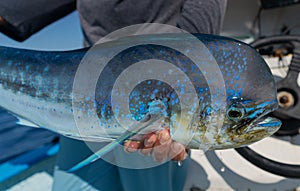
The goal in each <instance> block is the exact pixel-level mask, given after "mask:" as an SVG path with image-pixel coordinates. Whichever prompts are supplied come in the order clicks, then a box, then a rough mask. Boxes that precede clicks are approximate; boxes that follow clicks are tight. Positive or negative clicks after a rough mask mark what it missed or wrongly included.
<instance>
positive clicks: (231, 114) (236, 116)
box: [227, 106, 245, 121]
mask: <svg viewBox="0 0 300 191" xmlns="http://www.w3.org/2000/svg"><path fill="white" fill-rule="evenodd" d="M244 114H245V110H244V108H242V107H235V106H231V107H230V108H229V109H228V111H227V117H228V118H229V119H230V120H233V121H236V120H240V119H242V118H243V117H244Z"/></svg>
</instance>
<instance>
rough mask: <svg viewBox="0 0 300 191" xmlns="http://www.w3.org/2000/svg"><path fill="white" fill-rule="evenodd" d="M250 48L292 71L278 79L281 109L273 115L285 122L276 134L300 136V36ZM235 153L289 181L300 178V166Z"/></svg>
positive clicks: (257, 43) (275, 38) (249, 151)
mask: <svg viewBox="0 0 300 191" xmlns="http://www.w3.org/2000/svg"><path fill="white" fill-rule="evenodd" d="M250 45H251V46H252V47H253V48H255V49H256V50H257V51H258V52H259V53H260V54H261V55H262V56H263V57H266V56H267V57H271V58H278V64H277V65H278V66H277V68H273V69H284V68H286V69H288V70H287V74H286V76H285V77H284V78H280V77H278V76H275V81H276V86H277V99H278V104H279V108H278V110H276V111H274V112H273V113H271V114H270V115H271V116H274V117H276V118H279V119H280V120H281V121H282V126H281V128H280V130H278V131H277V132H276V133H275V135H276V136H295V135H298V134H300V88H299V85H298V83H297V79H298V75H299V73H300V36H296V35H295V36H292V35H284V36H269V37H265V38H260V39H258V40H256V41H254V42H252V43H251V44H250ZM288 56H291V57H292V58H291V62H290V65H288V64H286V63H285V60H284V59H285V57H288ZM271 70H272V68H271ZM235 150H236V151H237V152H238V153H239V154H240V155H241V156H243V157H244V158H245V159H246V160H248V161H249V162H251V163H252V164H254V165H255V166H257V167H259V168H261V169H263V170H265V171H268V172H270V173H273V174H276V175H280V176H284V177H288V178H300V165H293V164H284V163H281V162H277V161H274V160H271V159H268V158H266V157H264V156H262V155H260V154H258V153H256V152H255V151H253V150H252V149H251V148H249V147H243V148H237V149H235Z"/></svg>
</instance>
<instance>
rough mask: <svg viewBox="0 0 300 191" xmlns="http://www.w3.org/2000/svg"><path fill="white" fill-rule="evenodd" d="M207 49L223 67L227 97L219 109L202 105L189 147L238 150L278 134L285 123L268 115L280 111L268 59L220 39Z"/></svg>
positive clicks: (193, 125)
mask: <svg viewBox="0 0 300 191" xmlns="http://www.w3.org/2000/svg"><path fill="white" fill-rule="evenodd" d="M206 46H207V47H209V48H210V51H211V52H212V54H213V57H214V58H215V60H216V62H217V63H218V65H219V68H220V71H221V73H222V77H223V80H224V87H225V88H224V89H225V91H226V94H225V96H224V97H225V98H224V99H223V101H222V103H221V104H220V106H219V107H218V103H212V102H211V103H209V104H207V103H205V104H204V105H205V106H203V105H202V106H201V104H200V106H199V108H200V109H198V112H197V114H198V117H196V118H195V119H194V121H193V122H192V123H191V124H192V125H191V129H192V132H193V133H194V137H193V139H192V141H191V142H190V143H189V145H188V146H190V147H192V148H197V147H198V148H199V145H200V147H202V146H203V145H204V146H205V147H206V149H227V148H237V147H241V146H246V145H249V144H251V143H254V142H257V141H259V140H261V139H263V138H265V137H269V136H271V135H272V134H273V133H275V132H276V131H277V130H278V129H279V128H280V126H281V122H280V120H278V119H276V118H272V117H268V116H267V114H268V113H270V112H272V111H274V110H276V109H277V108H278V102H277V91H276V90H277V88H276V84H275V81H274V77H273V75H272V73H271V71H270V68H269V67H268V65H267V64H266V62H265V60H264V59H263V58H262V57H261V55H259V53H258V52H257V51H256V50H255V49H253V48H252V47H250V46H249V45H247V44H245V43H242V42H239V41H230V40H227V39H226V38H219V39H218V43H215V44H212V43H210V42H208V43H207V44H206ZM212 96H220V95H210V97H212ZM220 100H221V99H220ZM224 100H226V101H224ZM220 102H221V101H220ZM222 104H223V106H222ZM222 107H223V109H220V108H222ZM207 108H209V112H207Z"/></svg>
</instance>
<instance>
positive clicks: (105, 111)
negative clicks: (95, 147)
mask: <svg viewBox="0 0 300 191" xmlns="http://www.w3.org/2000/svg"><path fill="white" fill-rule="evenodd" d="M194 36H195V37H196V38H197V39H198V40H199V41H200V42H201V43H202V44H203V47H205V49H207V50H208V52H209V54H207V53H203V50H204V49H196V48H195V47H196V46H195V47H193V46H192V45H193V43H194V42H193V41H192V40H191V39H189V38H188V37H186V36H184V35H182V34H161V35H141V36H133V37H127V38H123V39H118V40H115V41H112V42H107V43H103V44H99V45H96V46H95V47H94V48H93V49H81V50H74V51H62V52H57V51H34V50H24V49H16V48H9V47H0V71H1V72H0V106H1V107H4V108H5V109H7V110H8V111H10V112H11V113H13V114H15V115H17V116H19V117H22V118H24V119H26V120H28V121H31V122H32V123H34V124H36V125H38V126H41V127H44V128H47V129H50V130H52V131H55V132H58V133H60V134H62V135H65V136H69V137H72V138H75V139H80V140H87V141H96V142H98V141H99V142H101V141H108V140H115V139H117V138H118V137H120V136H121V135H122V134H123V133H124V132H126V130H127V128H128V127H125V126H124V125H122V124H119V123H118V121H117V120H116V117H117V118H118V117H119V118H124V119H125V118H132V119H141V118H142V117H143V116H145V115H146V114H147V112H148V111H147V106H148V105H149V104H150V103H151V102H153V101H154V100H155V99H161V100H163V99H166V100H168V101H167V105H168V107H169V108H168V109H169V110H170V111H168V113H169V116H167V117H168V119H169V121H170V124H169V125H170V126H171V132H176V131H182V133H181V135H182V136H177V137H176V136H173V135H172V138H174V139H175V140H176V141H178V142H181V143H185V144H186V146H188V147H191V148H199V147H200V146H201V145H203V144H206V145H209V149H224V148H233V147H239V146H243V145H247V144H250V143H252V142H255V141H258V140H260V139H262V138H264V137H267V136H270V135H271V134H273V133H274V132H275V131H276V130H277V129H278V128H279V126H280V122H279V121H278V120H276V119H270V118H268V120H259V123H265V125H261V124H258V123H256V122H255V119H256V118H257V119H259V118H262V117H263V116H265V115H266V114H267V113H269V112H271V111H273V110H275V109H276V108H277V102H276V88H275V82H274V79H273V76H272V74H271V72H270V69H269V68H268V66H267V64H266V63H265V62H264V60H263V59H262V58H261V56H260V55H259V54H258V53H257V52H256V51H255V50H254V49H252V48H251V47H250V46H248V45H247V44H245V43H242V42H239V41H236V40H233V39H230V38H225V37H220V36H213V35H203V34H194ZM161 42H165V43H171V44H172V43H173V44H176V43H177V44H180V43H184V42H188V43H190V45H191V47H189V48H187V49H186V50H184V51H183V52H179V51H177V50H174V49H172V48H170V47H166V46H162V45H161ZM136 43H143V44H142V45H134V46H132V44H136ZM195 43H196V42H195ZM120 46H124V47H126V46H127V47H129V48H127V49H125V50H124V51H122V52H120V53H119V54H117V55H115V56H114V57H113V59H111V60H110V61H109V62H108V63H107V65H106V66H105V67H104V69H103V71H102V73H101V74H100V76H99V79H98V81H97V85H96V88H95V95H93V93H92V92H91V95H89V96H83V98H82V100H81V102H80V103H77V105H76V108H75V110H76V112H78V113H82V114H87V115H85V116H87V117H83V118H82V117H80V115H78V116H76V114H75V111H74V108H73V106H74V105H73V103H72V101H74V99H73V98H74V92H72V90H73V89H72V88H73V82H74V79H75V75H76V72H77V69H78V67H79V65H80V63H81V62H82V60H83V59H84V58H85V55H86V53H87V52H88V51H89V52H90V53H92V54H95V55H97V56H99V57H107V56H108V55H109V54H110V52H111V51H112V50H114V48H116V47H120ZM191 52H192V53H195V52H197V55H196V57H197V56H198V57H197V60H198V62H199V63H200V64H203V65H206V66H209V65H212V64H214V63H217V65H218V68H219V69H220V71H221V73H222V77H223V80H224V82H225V84H224V85H225V89H226V99H225V100H226V103H218V101H216V103H211V100H213V99H214V100H218V96H220V95H222V91H221V90H220V89H218V87H209V86H208V84H209V83H211V82H214V81H215V80H216V79H215V78H211V79H207V76H214V74H212V73H209V72H207V71H201V70H200V69H199V68H198V66H197V64H199V63H194V62H193V61H192V60H191V59H190V57H189V56H187V55H189V54H191ZM204 52H205V51H204ZM151 59H156V60H160V61H164V62H167V63H170V64H172V65H173V66H175V67H176V68H178V69H179V70H180V71H181V72H183V73H184V74H186V75H187V76H188V79H189V81H190V82H191V84H192V85H193V87H194V89H195V91H196V93H197V97H198V100H199V103H195V105H198V107H197V108H196V109H195V110H194V111H195V113H192V115H194V116H195V117H193V119H192V120H191V119H188V118H185V117H186V116H188V115H191V113H189V112H190V111H191V108H189V107H191V106H185V107H186V108H185V109H183V108H181V107H180V106H181V104H183V105H184V103H183V101H182V100H180V99H179V94H180V93H181V94H182V95H184V96H186V95H188V94H189V93H190V92H189V90H185V88H186V85H185V83H186V82H185V81H180V82H179V85H178V87H181V89H178V91H177V92H176V91H174V89H172V88H173V87H170V86H168V84H167V83H164V82H162V83H159V84H158V83H157V81H158V82H161V80H156V79H150V80H148V81H147V82H145V83H143V82H141V83H140V84H137V86H136V87H135V89H134V90H133V91H132V92H133V93H132V95H141V96H139V97H138V98H137V96H132V98H129V102H130V104H131V105H132V107H130V110H131V111H132V112H131V113H130V114H129V115H124V116H122V113H118V112H117V111H113V110H112V103H111V100H110V97H111V91H112V88H113V87H114V84H115V82H116V80H117V79H118V77H119V76H120V75H121V74H122V73H123V72H125V71H126V70H127V69H128V68H130V67H134V66H135V63H140V64H142V63H143V61H145V60H151ZM140 66H142V65H140ZM145 66H146V64H145ZM161 67H163V66H161ZM87 71H88V69H87ZM141 71H143V70H142V69H141ZM87 74H88V73H87ZM136 75H137V76H139V74H138V73H137V74H136ZM163 75H166V77H168V75H169V76H170V75H173V72H172V71H170V70H166V71H164V72H163ZM87 77H88V76H87ZM126 77H127V79H128V80H130V79H131V76H126ZM162 78H163V77H162ZM175 79H176V78H175ZM180 83H181V86H180ZM124 88H126V87H124ZM211 88H215V89H216V92H217V95H212V94H211V93H210V91H211ZM172 92H173V93H172ZM93 97H95V99H93ZM236 102H238V103H244V102H245V104H242V105H243V107H245V108H252V110H245V111H246V112H245V114H244V115H243V119H239V120H232V119H231V118H229V117H228V112H231V111H229V110H230V109H229V108H230V107H229V106H230V105H232V104H233V103H236ZM262 103H265V104H262ZM222 104H223V105H224V104H225V105H226V112H225V113H222V111H221V109H220V107H218V106H221V105H222ZM145 106H146V108H145ZM208 106H211V112H210V114H206V115H201V114H203V112H204V108H208ZM94 110H96V113H97V117H98V119H99V123H98V124H95V123H94V122H92V121H91V120H90V118H89V117H90V114H91V115H92V113H93V111H94ZM248 111H249V112H250V113H248ZM253 111H257V112H256V113H254V114H253ZM222 115H224V116H225V118H224V121H223V122H221V124H223V125H222V127H221V128H218V127H217V125H216V124H217V123H218V120H217V121H213V120H216V119H218V116H222ZM199 116H201V117H199ZM213 116H215V118H214V117H213ZM216 116H217V117H216ZM249 116H251V120H250V117H249ZM253 116H254V117H253ZM180 118H184V120H191V122H190V123H187V124H189V125H188V126H187V127H184V128H181V127H178V123H177V122H178V121H179V120H180ZM75 119H76V120H78V121H80V122H81V123H80V124H81V126H79V127H78V125H76V121H75ZM199 120H201V121H199ZM239 123H241V124H243V125H244V127H243V129H246V130H247V131H242V132H240V133H237V132H239V131H237V130H234V128H233V127H239V126H238V125H237V124H239ZM269 123H270V124H271V125H266V124H269ZM199 124H200V125H199ZM202 126H205V127H202ZM187 135H189V136H191V139H190V140H189V142H188V143H186V141H187V139H188V138H187V137H186V136H187ZM248 137H250V138H248Z"/></svg>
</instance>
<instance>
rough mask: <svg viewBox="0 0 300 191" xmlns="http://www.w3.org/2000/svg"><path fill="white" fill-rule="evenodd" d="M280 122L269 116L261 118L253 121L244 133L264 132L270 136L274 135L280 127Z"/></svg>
mask: <svg viewBox="0 0 300 191" xmlns="http://www.w3.org/2000/svg"><path fill="white" fill-rule="evenodd" d="M281 124H282V123H281V121H280V120H279V119H277V118H275V117H270V116H262V117H260V118H257V119H256V120H254V121H253V122H252V123H251V124H250V125H249V127H248V128H247V130H246V132H250V131H254V130H265V131H267V132H269V133H271V134H273V133H275V132H276V131H277V130H279V128H280V126H281Z"/></svg>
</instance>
